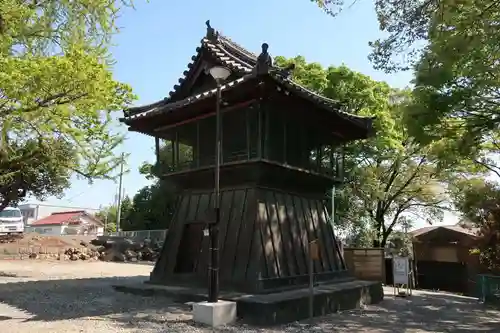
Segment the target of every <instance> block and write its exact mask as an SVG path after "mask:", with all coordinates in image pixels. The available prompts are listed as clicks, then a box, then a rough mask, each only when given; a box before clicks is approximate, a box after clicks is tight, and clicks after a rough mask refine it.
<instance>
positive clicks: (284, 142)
mask: <svg viewBox="0 0 500 333" xmlns="http://www.w3.org/2000/svg"><path fill="white" fill-rule="evenodd" d="M286 128H287V117H286V115H285V116H284V118H283V163H285V164H288V163H287V156H286V150H287V149H286V145H287V142H286Z"/></svg>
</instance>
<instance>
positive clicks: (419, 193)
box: [275, 57, 470, 246]
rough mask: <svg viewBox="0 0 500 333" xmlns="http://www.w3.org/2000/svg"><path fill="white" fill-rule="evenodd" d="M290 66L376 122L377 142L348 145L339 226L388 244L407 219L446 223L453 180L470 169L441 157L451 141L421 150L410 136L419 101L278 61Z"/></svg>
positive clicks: (300, 61)
mask: <svg viewBox="0 0 500 333" xmlns="http://www.w3.org/2000/svg"><path fill="white" fill-rule="evenodd" d="M290 62H294V63H295V64H296V70H295V71H294V73H293V79H294V80H296V81H297V82H299V83H301V84H304V85H305V86H307V87H309V88H310V89H312V90H315V91H316V92H318V93H320V94H323V95H325V96H326V97H329V98H332V99H335V100H338V101H340V102H342V103H344V104H345V105H347V106H348V109H350V110H351V112H353V113H356V114H361V115H375V116H376V117H377V118H376V120H375V123H374V126H375V128H376V131H377V134H376V136H375V137H373V138H371V139H369V140H365V141H358V142H354V143H352V144H349V145H348V146H347V147H346V170H348V172H349V178H350V179H351V181H350V182H349V183H348V184H346V185H345V186H344V187H343V188H342V189H340V190H339V194H338V198H336V200H335V202H336V205H337V209H336V214H337V218H336V223H337V224H338V225H339V226H340V227H341V228H343V229H344V230H349V232H350V233H351V235H353V234H355V235H358V236H360V235H366V233H363V232H361V230H363V228H366V227H367V226H368V227H369V228H370V229H371V231H370V232H369V233H368V234H371V235H372V237H373V240H374V245H376V246H385V244H386V242H387V240H388V237H389V236H390V234H391V233H392V232H393V231H394V228H395V227H396V226H398V225H401V224H402V223H403V222H406V221H407V220H408V219H423V220H426V221H428V222H429V223H433V222H437V221H439V220H441V219H442V217H443V210H445V209H448V207H447V202H446V200H447V195H446V190H447V189H446V181H447V180H448V179H451V178H453V177H454V175H455V173H456V172H458V171H461V170H469V167H470V166H469V165H468V164H466V163H465V162H464V161H462V160H460V159H457V158H449V160H448V161H446V163H445V162H442V161H441V160H439V159H438V157H439V156H441V155H445V154H450V151H448V150H447V149H448V146H449V143H448V142H447V141H445V140H442V141H438V142H435V143H434V144H433V145H427V146H421V145H418V144H416V143H415V142H414V140H413V139H412V138H411V137H409V135H408V127H407V126H406V125H405V123H404V122H403V114H404V113H403V112H402V110H403V109H404V108H405V107H406V105H407V104H408V103H410V102H411V101H412V99H411V94H410V92H408V91H398V90H395V89H391V88H390V87H389V86H388V85H387V84H386V83H383V82H376V81H374V80H372V79H370V78H369V77H367V76H366V75H363V74H360V73H356V72H354V71H351V70H350V69H348V68H347V67H345V66H340V67H329V68H327V69H323V68H322V67H321V66H320V65H319V64H307V63H306V62H305V60H304V58H302V57H296V58H294V59H285V58H282V57H277V58H276V61H275V63H276V64H277V65H279V66H286V65H287V64H289V63H290ZM452 167H453V168H452ZM451 170H453V171H451ZM360 237H361V236H360ZM363 237H365V236H363Z"/></svg>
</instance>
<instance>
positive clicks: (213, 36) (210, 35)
mask: <svg viewBox="0 0 500 333" xmlns="http://www.w3.org/2000/svg"><path fill="white" fill-rule="evenodd" d="M205 24H206V25H207V35H206V37H205V38H206V39H208V40H210V41H213V42H214V41H216V40H217V37H218V35H219V34H218V33H217V31H215V29H214V28H212V27H211V26H210V20H207V22H205Z"/></svg>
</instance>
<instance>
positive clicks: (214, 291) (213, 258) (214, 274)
mask: <svg viewBox="0 0 500 333" xmlns="http://www.w3.org/2000/svg"><path fill="white" fill-rule="evenodd" d="M209 73H210V75H211V76H212V77H213V78H214V80H215V82H216V84H217V95H216V102H215V121H216V125H215V186H214V192H215V200H214V213H215V223H212V224H210V228H209V235H210V265H209V268H208V269H209V275H210V277H209V284H208V302H210V303H217V301H218V299H219V266H220V265H219V224H220V165H221V152H222V140H221V130H222V128H221V127H222V126H221V114H220V104H221V83H222V82H223V81H224V80H225V79H227V78H228V77H229V75H231V71H229V69H227V68H225V67H221V66H214V67H212V68H210V69H209Z"/></svg>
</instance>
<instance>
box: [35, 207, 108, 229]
mask: <svg viewBox="0 0 500 333" xmlns="http://www.w3.org/2000/svg"><path fill="white" fill-rule="evenodd" d="M30 228H31V230H32V231H33V232H37V233H40V234H44V235H102V234H103V232H104V223H103V222H102V221H101V220H99V219H98V218H96V217H95V216H94V215H91V214H88V213H86V212H85V211H83V210H79V211H71V212H61V213H52V215H49V216H47V217H44V218H42V219H40V220H37V221H35V222H33V223H32V224H31V225H30Z"/></svg>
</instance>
